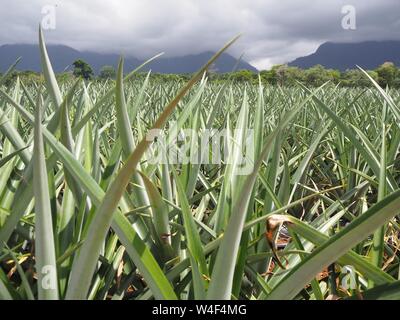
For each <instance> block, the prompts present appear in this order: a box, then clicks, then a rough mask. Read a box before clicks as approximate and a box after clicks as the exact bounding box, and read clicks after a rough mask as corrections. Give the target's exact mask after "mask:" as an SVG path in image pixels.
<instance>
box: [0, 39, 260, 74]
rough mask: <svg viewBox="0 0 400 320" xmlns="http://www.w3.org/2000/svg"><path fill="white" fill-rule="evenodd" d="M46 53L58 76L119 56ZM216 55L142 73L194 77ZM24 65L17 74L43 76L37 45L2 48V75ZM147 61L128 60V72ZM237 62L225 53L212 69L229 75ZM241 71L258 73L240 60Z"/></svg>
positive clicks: (159, 64) (156, 65)
mask: <svg viewBox="0 0 400 320" xmlns="http://www.w3.org/2000/svg"><path fill="white" fill-rule="evenodd" d="M47 51H48V54H49V56H50V59H51V62H52V65H53V68H54V71H55V72H62V71H65V70H71V69H72V67H71V64H72V63H73V62H74V61H75V60H77V59H82V60H84V61H86V62H87V63H89V64H90V65H91V67H92V68H93V70H94V72H95V73H96V74H97V73H99V71H100V69H101V67H103V66H105V65H111V66H115V67H116V65H117V64H118V60H119V57H120V56H119V55H118V54H112V53H110V54H108V53H97V52H90V51H79V50H75V49H73V48H71V47H69V46H65V45H48V46H47ZM212 55H213V52H203V53H200V54H193V55H186V56H182V57H171V58H164V57H160V58H158V59H156V60H155V61H152V62H151V63H150V64H149V65H148V66H146V68H144V69H143V70H144V71H145V70H149V69H151V70H152V71H153V72H155V73H192V72H195V71H197V70H198V69H199V68H200V67H201V66H202V65H203V64H204V63H205V62H207V61H208V59H209V58H211V56H212ZM18 57H21V58H22V59H21V61H20V62H19V63H18V66H17V69H18V70H23V71H25V70H31V71H36V72H40V71H41V65H40V53H39V47H38V46H37V45H30V44H13V45H8V44H6V45H2V46H0V72H4V71H5V70H7V69H8V67H9V66H10V65H11V64H12V63H13V62H14V61H15V60H16V59H17V58H18ZM143 62H144V61H142V60H140V59H137V58H135V57H128V56H127V57H125V68H126V70H131V69H133V68H135V67H137V66H139V65H140V64H141V63H143ZM236 63H237V59H235V58H234V57H232V56H231V55H229V54H227V53H224V54H222V55H221V56H220V58H219V59H218V60H217V62H216V63H215V65H214V66H213V69H214V70H215V71H216V72H220V73H223V72H230V71H232V69H233V68H234V67H235V65H236ZM238 69H239V70H241V69H246V70H251V71H257V69H256V68H254V67H253V66H252V65H250V64H249V63H247V62H246V61H243V60H241V61H240V62H239V65H238Z"/></svg>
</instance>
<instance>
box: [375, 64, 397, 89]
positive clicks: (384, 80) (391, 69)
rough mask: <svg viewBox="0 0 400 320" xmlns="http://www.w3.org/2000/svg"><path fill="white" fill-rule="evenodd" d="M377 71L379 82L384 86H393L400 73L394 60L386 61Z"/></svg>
mask: <svg viewBox="0 0 400 320" xmlns="http://www.w3.org/2000/svg"><path fill="white" fill-rule="evenodd" d="M375 71H376V72H377V73H378V83H379V84H380V85H381V86H383V87H386V86H392V85H393V84H394V81H395V79H396V76H397V73H398V70H397V68H396V66H395V65H394V63H393V62H385V63H384V64H382V65H381V66H379V67H378V69H376V70H375Z"/></svg>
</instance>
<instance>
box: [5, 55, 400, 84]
mask: <svg viewBox="0 0 400 320" xmlns="http://www.w3.org/2000/svg"><path fill="white" fill-rule="evenodd" d="M72 65H73V70H72V71H69V72H63V73H60V74H58V75H57V77H58V78H59V80H60V81H63V80H65V81H68V80H70V79H71V78H76V77H82V78H84V79H85V80H96V79H97V80H100V81H101V80H106V79H115V77H116V70H115V68H114V67H113V66H103V67H102V68H101V70H100V72H99V74H98V75H97V76H95V74H94V72H93V69H92V67H91V66H90V65H89V64H88V63H86V62H85V61H83V60H76V61H75V62H74V63H73V64H72ZM367 73H368V74H369V75H370V77H372V78H373V79H374V80H375V81H376V82H378V83H379V84H380V85H381V86H383V87H386V86H389V87H391V88H400V69H399V68H397V67H396V66H395V65H394V64H393V63H392V62H385V63H383V64H382V65H380V66H379V67H378V68H376V69H374V70H368V71H367ZM145 75H146V73H138V76H137V77H139V78H140V77H145ZM17 76H19V77H21V78H28V80H36V81H40V75H39V74H38V73H35V72H32V71H22V72H21V71H20V72H18V71H15V72H14V74H13V76H12V77H11V78H10V79H9V81H12V80H13V78H14V79H15V78H16V77H17ZM190 77H191V74H157V73H156V74H153V75H152V79H155V80H161V81H169V80H174V81H179V80H182V81H186V80H188V79H190ZM208 77H209V79H210V81H212V82H225V81H227V80H230V81H232V82H246V83H253V84H257V83H258V81H259V78H260V79H261V81H262V82H263V83H264V84H271V85H281V86H292V85H295V84H296V83H297V82H302V83H304V84H306V85H307V86H313V87H318V86H321V85H322V84H324V83H325V82H327V81H330V82H332V83H334V84H338V85H340V86H345V87H368V86H371V85H372V83H371V81H370V80H369V79H368V77H367V76H366V75H365V74H364V73H363V72H362V71H361V70H359V69H349V70H346V71H343V72H341V71H339V70H335V69H327V68H324V67H323V66H321V65H316V66H314V67H312V68H309V69H300V68H298V67H291V66H288V65H276V66H273V67H272V68H271V69H270V70H263V71H260V72H259V73H256V72H252V71H250V70H238V71H234V72H229V73H218V72H216V71H215V70H211V71H209V72H208Z"/></svg>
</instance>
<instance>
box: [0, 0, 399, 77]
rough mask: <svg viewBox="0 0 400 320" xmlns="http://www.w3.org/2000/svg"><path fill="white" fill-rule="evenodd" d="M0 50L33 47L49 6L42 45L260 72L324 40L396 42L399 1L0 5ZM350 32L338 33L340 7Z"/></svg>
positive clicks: (134, 0)
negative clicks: (50, 24) (208, 61)
mask: <svg viewBox="0 0 400 320" xmlns="http://www.w3.org/2000/svg"><path fill="white" fill-rule="evenodd" d="M0 5H1V6H0V7H1V11H0V45H1V44H6V43H36V42H37V26H38V24H39V22H40V21H41V20H42V19H43V17H45V15H44V14H42V9H43V7H44V6H46V5H56V10H55V12H56V20H55V22H56V28H55V29H54V30H46V31H45V37H46V40H47V42H48V43H61V44H66V45H70V46H72V47H74V48H76V49H80V50H96V51H101V52H115V53H123V54H125V55H132V56H136V57H138V58H146V57H150V56H151V55H153V54H155V53H158V52H161V51H164V52H165V53H166V55H169V56H179V55H186V54H190V53H199V52H202V51H208V50H213V51H215V50H217V49H218V48H220V47H221V46H222V45H223V44H224V43H225V42H226V41H227V40H229V39H230V38H232V37H233V36H235V35H236V34H238V33H243V36H242V37H241V39H240V40H239V42H238V43H237V44H235V46H234V47H233V48H232V49H231V50H230V52H231V53H232V54H233V55H235V56H239V55H240V54H241V53H244V54H245V55H244V59H245V60H247V61H249V62H250V63H252V64H253V65H254V66H256V67H257V68H259V69H265V68H268V67H270V66H271V65H273V64H277V63H284V62H288V61H291V60H293V59H294V58H296V57H299V56H303V55H307V54H310V53H312V52H314V51H315V50H316V48H317V47H318V45H319V44H321V43H323V42H325V41H336V42H343V41H362V40H390V39H393V40H400V32H399V31H400V0H379V1H378V0H345V1H342V0H197V1H194V0H112V1H110V0H0ZM344 5H353V6H354V8H355V9H356V30H345V29H343V28H342V18H343V17H344V14H342V12H341V11H342V7H343V6H344Z"/></svg>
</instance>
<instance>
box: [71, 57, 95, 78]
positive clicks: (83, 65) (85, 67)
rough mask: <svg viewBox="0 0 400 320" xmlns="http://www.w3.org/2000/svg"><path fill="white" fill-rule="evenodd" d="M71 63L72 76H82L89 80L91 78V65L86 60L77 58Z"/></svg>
mask: <svg viewBox="0 0 400 320" xmlns="http://www.w3.org/2000/svg"><path fill="white" fill-rule="evenodd" d="M72 65H73V66H74V71H73V74H74V76H76V77H82V78H83V79H85V80H90V79H92V78H93V70H92V67H91V66H90V65H89V64H88V63H87V62H85V61H83V60H81V59H79V60H76V61H74V63H73V64H72Z"/></svg>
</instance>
